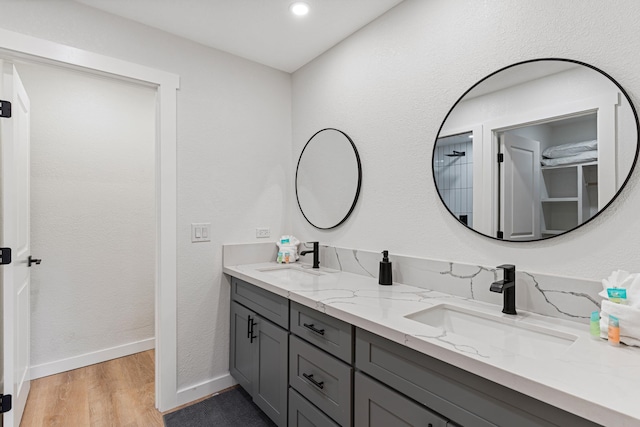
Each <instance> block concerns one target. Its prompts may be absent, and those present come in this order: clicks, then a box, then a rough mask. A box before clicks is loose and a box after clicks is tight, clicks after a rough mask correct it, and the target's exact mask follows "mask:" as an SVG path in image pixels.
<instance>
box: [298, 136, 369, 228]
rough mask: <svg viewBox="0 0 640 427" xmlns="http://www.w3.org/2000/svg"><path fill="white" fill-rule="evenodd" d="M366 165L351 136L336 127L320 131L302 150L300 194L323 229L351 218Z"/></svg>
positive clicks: (305, 213) (309, 215)
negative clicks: (362, 161) (362, 162)
mask: <svg viewBox="0 0 640 427" xmlns="http://www.w3.org/2000/svg"><path fill="white" fill-rule="evenodd" d="M361 183H362V165H361V163H360V156H359V154H358V150H357V149H356V145H355V144H354V143H353V141H352V140H351V138H349V136H348V135H347V134H346V133H344V132H342V131H340V130H338V129H333V128H326V129H322V130H320V131H318V132H316V133H315V134H314V135H313V136H311V138H309V141H307V144H306V145H305V146H304V148H303V149H302V152H301V153H300V158H299V159H298V166H297V168H296V182H295V184H296V198H297V200H298V206H299V207H300V212H302V215H303V216H304V218H305V219H306V220H307V221H308V222H309V224H311V225H313V226H314V227H316V228H319V229H323V230H326V229H331V228H335V227H337V226H339V225H340V224H342V223H343V222H344V221H346V220H347V218H348V217H349V215H351V212H353V209H354V208H355V206H356V203H357V201H358V196H359V194H360V185H361Z"/></svg>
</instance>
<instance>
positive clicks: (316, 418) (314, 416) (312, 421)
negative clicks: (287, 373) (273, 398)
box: [289, 388, 340, 427]
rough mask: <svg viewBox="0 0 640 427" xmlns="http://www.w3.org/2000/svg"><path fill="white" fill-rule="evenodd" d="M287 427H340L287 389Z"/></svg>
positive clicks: (305, 400) (296, 393) (297, 394)
mask: <svg viewBox="0 0 640 427" xmlns="http://www.w3.org/2000/svg"><path fill="white" fill-rule="evenodd" d="M289 427H340V426H339V425H338V424H336V423H335V422H333V420H332V419H331V418H329V417H327V416H326V415H325V414H324V413H323V412H322V411H321V410H319V409H318V408H316V407H315V406H313V405H312V404H311V403H309V401H308V400H307V399H305V398H304V397H302V396H300V393H298V392H297V391H295V390H294V389H292V388H290V389H289Z"/></svg>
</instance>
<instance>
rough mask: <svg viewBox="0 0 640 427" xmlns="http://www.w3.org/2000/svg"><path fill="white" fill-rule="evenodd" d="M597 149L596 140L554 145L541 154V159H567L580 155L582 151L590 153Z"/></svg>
mask: <svg viewBox="0 0 640 427" xmlns="http://www.w3.org/2000/svg"><path fill="white" fill-rule="evenodd" d="M597 149H598V140H597V139H594V140H593V141H581V142H572V143H570V144H562V145H554V146H553V147H549V148H547V149H545V150H544V151H543V152H542V157H546V158H548V159H555V158H558V157H569V156H573V155H574V154H578V153H582V152H583V151H591V150H597Z"/></svg>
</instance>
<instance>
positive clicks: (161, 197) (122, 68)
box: [0, 29, 180, 412]
mask: <svg viewBox="0 0 640 427" xmlns="http://www.w3.org/2000/svg"><path fill="white" fill-rule="evenodd" d="M0 55H2V56H3V57H4V58H5V59H7V60H9V61H11V60H12V59H13V60H20V59H22V60H25V59H26V60H28V61H32V62H39V63H48V64H55V65H58V66H63V67H67V68H75V69H82V70H83V71H88V72H91V73H95V74H99V75H103V76H108V77H111V78H115V79H121V80H126V81H129V82H134V83H137V84H142V85H146V86H150V87H153V88H155V89H156V91H157V92H156V93H157V95H156V135H155V157H156V161H155V198H156V262H155V348H156V351H155V380H156V381H155V385H156V389H155V405H156V408H157V409H158V410H159V411H161V412H163V411H166V410H169V409H172V408H174V407H176V406H178V389H177V302H176V293H177V292H176V291H177V199H176V196H177V154H176V147H177V138H176V136H177V135H176V134H177V116H176V114H177V110H176V103H177V93H176V92H177V90H178V89H179V88H180V76H178V75H177V74H172V73H169V72H166V71H162V70H158V69H155V68H150V67H146V66H143V65H140V64H135V63H132V62H128V61H123V60H121V59H117V58H112V57H109V56H105V55H101V54H97V53H93V52H89V51H85V50H82V49H77V48H74V47H70V46H66V45H62V44H59V43H55V42H52V41H49V40H44V39H40V38H36V37H31V36H27V35H24V34H20V33H16V32H13V31H8V30H4V29H0Z"/></svg>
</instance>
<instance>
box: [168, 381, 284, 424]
mask: <svg viewBox="0 0 640 427" xmlns="http://www.w3.org/2000/svg"><path fill="white" fill-rule="evenodd" d="M163 418H164V425H165V426H166V427H208V426H216V427H273V426H275V424H274V423H273V422H272V421H271V420H270V419H269V417H267V416H266V415H265V413H264V412H262V411H261V410H260V408H258V407H257V406H256V404H255V403H253V401H252V400H251V396H249V394H248V393H247V392H246V391H244V390H243V389H242V388H241V387H236V388H234V389H232V390H229V391H225V392H224V393H220V394H218V395H216V396H212V397H210V398H208V399H207V400H203V401H202V402H198V403H196V404H194V405H191V406H187V407H186V408H183V409H180V410H178V411H175V412H172V413H170V414H166V415H165V416H164V417H163Z"/></svg>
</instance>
